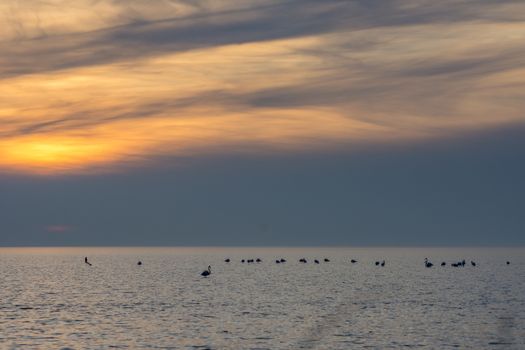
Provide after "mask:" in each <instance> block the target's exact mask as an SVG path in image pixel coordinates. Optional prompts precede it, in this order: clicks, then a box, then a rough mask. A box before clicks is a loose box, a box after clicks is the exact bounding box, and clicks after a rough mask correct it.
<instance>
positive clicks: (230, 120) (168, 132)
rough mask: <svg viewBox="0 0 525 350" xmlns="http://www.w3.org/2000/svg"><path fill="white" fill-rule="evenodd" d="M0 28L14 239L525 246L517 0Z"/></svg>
mask: <svg viewBox="0 0 525 350" xmlns="http://www.w3.org/2000/svg"><path fill="white" fill-rule="evenodd" d="M0 21H1V24H2V25H1V26H0V210H1V212H2V216H1V217H0V218H1V220H0V245H207V244H209V245H261V244H262V245H303V244H306V245H310V244H323V245H337V244H348V245H351V244H358V245H361V244H379V245H426V244H431V245H433V244H439V245H454V244H461V245H487V244H498V245H513V244H525V232H524V231H525V215H523V213H525V198H524V197H525V112H524V111H525V2H523V1H512V0H508V1H507V0H497V1H496V0H493V1H491V0H459V1H448V0H444V1H438V2H436V1H430V0H404V1H395V0H392V1H388V0H387V1H385V0H383V1H375V0H362V1H338V0H326V1H318V0H300V1H295V0H288V1H285V0H282V1H271V0H253V1H239V0H225V1H222V0H221V1H211V0H208V1H204V0H203V1H199V0H195V1H188V0H173V1H171V0H154V1H149V0H148V1H146V0H99V1H96V0H91V1H88V0H75V1H73V2H72V1H65V0H46V1H43V0H42V1H40V0H25V1H16V0H4V1H2V2H1V3H0Z"/></svg>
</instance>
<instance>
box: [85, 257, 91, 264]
mask: <svg viewBox="0 0 525 350" xmlns="http://www.w3.org/2000/svg"><path fill="white" fill-rule="evenodd" d="M84 263H86V264H88V265H89V266H91V263H90V262H89V261H88V258H87V256H86V257H85V258H84Z"/></svg>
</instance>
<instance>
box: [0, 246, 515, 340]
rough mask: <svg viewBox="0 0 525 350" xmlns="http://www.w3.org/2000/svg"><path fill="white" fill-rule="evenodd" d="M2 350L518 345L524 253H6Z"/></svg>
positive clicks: (1, 263)
mask: <svg viewBox="0 0 525 350" xmlns="http://www.w3.org/2000/svg"><path fill="white" fill-rule="evenodd" d="M85 257H88V261H89V262H90V263H91V264H92V265H91V266H89V265H88V264H86V263H85V262H84V258H85ZM227 258H229V259H230V262H229V263H228V262H225V261H224V260H225V259H227ZM257 258H259V259H261V260H262V261H261V262H259V263H256V262H253V263H247V262H245V263H242V262H241V260H242V259H245V260H248V259H254V260H255V259H257ZM302 258H304V259H306V261H307V262H306V263H301V262H299V259H302ZM425 258H428V259H429V261H431V262H432V263H433V264H434V266H432V267H430V268H427V267H425V264H424V259H425ZM277 259H279V260H280V259H285V260H286V262H284V263H279V264H278V263H276V260H277ZM315 259H317V260H319V264H316V263H314V260H315ZM324 259H328V260H329V261H326V262H325V261H324ZM352 259H354V260H357V262H356V263H352V262H351V260H352ZM463 259H464V260H465V261H466V265H465V266H464V267H452V266H451V263H456V262H458V261H462V260H463ZM139 261H141V262H142V265H138V262H139ZM376 261H379V262H382V261H385V264H384V265H385V266H381V264H380V265H376V264H375V262H376ZM471 261H473V262H475V264H476V266H473V265H472V263H471ZM507 261H508V262H509V264H507ZM442 262H445V263H446V266H441V263H442ZM208 265H210V266H211V275H210V276H208V277H203V276H201V272H203V271H204V270H206V269H207V268H208ZM0 349H24V350H25V349H63V350H66V349H525V249H524V248H520V247H513V248H425V247H421V248H418V247H410V248H352V247H348V248H314V247H311V248H294V247H282V248H275V247H269V248H216V247H212V248H191V247H184V248H180V247H174V248H113V247H111V248H99V247H97V248H80V247H75V248H0Z"/></svg>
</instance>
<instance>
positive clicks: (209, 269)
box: [201, 265, 211, 277]
mask: <svg viewBox="0 0 525 350" xmlns="http://www.w3.org/2000/svg"><path fill="white" fill-rule="evenodd" d="M209 275H211V266H210V265H208V269H207V270H204V271H202V273H201V276H203V277H207V276H209Z"/></svg>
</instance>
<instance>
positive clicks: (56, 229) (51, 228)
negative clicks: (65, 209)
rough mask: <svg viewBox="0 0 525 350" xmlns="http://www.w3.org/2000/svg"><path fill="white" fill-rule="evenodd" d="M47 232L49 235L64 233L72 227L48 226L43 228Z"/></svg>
mask: <svg viewBox="0 0 525 350" xmlns="http://www.w3.org/2000/svg"><path fill="white" fill-rule="evenodd" d="M45 229H46V231H47V232H50V233H66V232H69V231H71V230H72V229H73V227H71V226H69V225H50V226H46V227H45Z"/></svg>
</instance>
